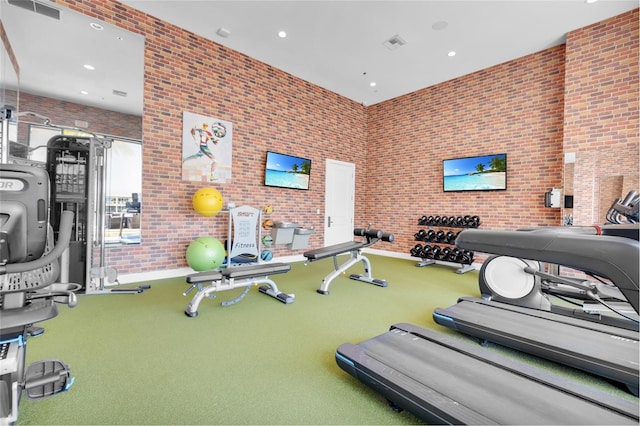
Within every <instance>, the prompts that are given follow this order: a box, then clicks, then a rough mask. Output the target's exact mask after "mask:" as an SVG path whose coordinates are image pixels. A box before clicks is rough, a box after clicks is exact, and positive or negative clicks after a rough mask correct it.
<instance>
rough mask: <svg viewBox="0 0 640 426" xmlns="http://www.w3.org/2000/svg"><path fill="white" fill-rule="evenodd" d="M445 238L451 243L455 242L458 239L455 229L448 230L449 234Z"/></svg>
mask: <svg viewBox="0 0 640 426" xmlns="http://www.w3.org/2000/svg"><path fill="white" fill-rule="evenodd" d="M444 239H445V240H446V241H447V242H448V243H449V244H453V243H454V242H455V240H456V233H455V232H453V231H448V232H447V234H446V235H445V236H444Z"/></svg>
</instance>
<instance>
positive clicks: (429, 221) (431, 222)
mask: <svg viewBox="0 0 640 426" xmlns="http://www.w3.org/2000/svg"><path fill="white" fill-rule="evenodd" d="M434 220H435V219H434V217H433V216H429V217H427V223H426V224H425V225H429V226H431V225H433V221H434Z"/></svg>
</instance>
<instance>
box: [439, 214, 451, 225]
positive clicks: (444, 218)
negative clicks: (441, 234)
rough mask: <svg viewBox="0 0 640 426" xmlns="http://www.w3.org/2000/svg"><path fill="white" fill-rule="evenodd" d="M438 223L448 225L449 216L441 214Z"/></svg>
mask: <svg viewBox="0 0 640 426" xmlns="http://www.w3.org/2000/svg"><path fill="white" fill-rule="evenodd" d="M440 225H442V226H448V225H449V217H447V216H442V217H441V218H440Z"/></svg>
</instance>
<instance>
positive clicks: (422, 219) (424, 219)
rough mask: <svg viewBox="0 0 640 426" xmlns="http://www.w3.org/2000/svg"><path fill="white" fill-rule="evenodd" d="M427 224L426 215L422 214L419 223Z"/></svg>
mask: <svg viewBox="0 0 640 426" xmlns="http://www.w3.org/2000/svg"><path fill="white" fill-rule="evenodd" d="M426 224H427V217H426V216H422V217H421V218H420V219H418V225H426Z"/></svg>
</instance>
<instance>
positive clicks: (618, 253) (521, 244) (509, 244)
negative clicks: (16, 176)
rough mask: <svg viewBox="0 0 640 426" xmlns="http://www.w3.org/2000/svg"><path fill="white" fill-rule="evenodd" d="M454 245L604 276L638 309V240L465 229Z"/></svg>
mask: <svg viewBox="0 0 640 426" xmlns="http://www.w3.org/2000/svg"><path fill="white" fill-rule="evenodd" d="M456 245H457V246H458V247H460V248H463V249H466V250H473V251H478V252H484V253H492V254H499V255H504V256H512V257H519V258H523V259H530V260H538V261H542V262H549V263H554V264H559V265H564V266H569V267H572V268H575V269H579V270H581V271H584V272H588V273H593V274H595V275H599V276H602V277H605V278H608V279H609V280H611V281H612V283H613V284H614V285H615V286H617V287H618V288H620V291H621V292H622V294H624V296H625V297H626V298H627V301H628V302H629V303H630V304H631V305H632V306H633V308H634V310H635V311H636V312H638V309H639V303H640V302H639V301H638V282H639V281H640V278H639V276H640V272H639V267H638V263H639V261H640V260H639V259H640V244H638V242H637V241H635V240H632V239H629V238H624V237H614V236H607V235H585V234H578V233H566V232H559V233H550V232H549V233H548V232H522V231H494V230H480V229H465V230H464V231H462V232H461V233H460V234H459V235H458V238H457V239H456Z"/></svg>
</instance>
